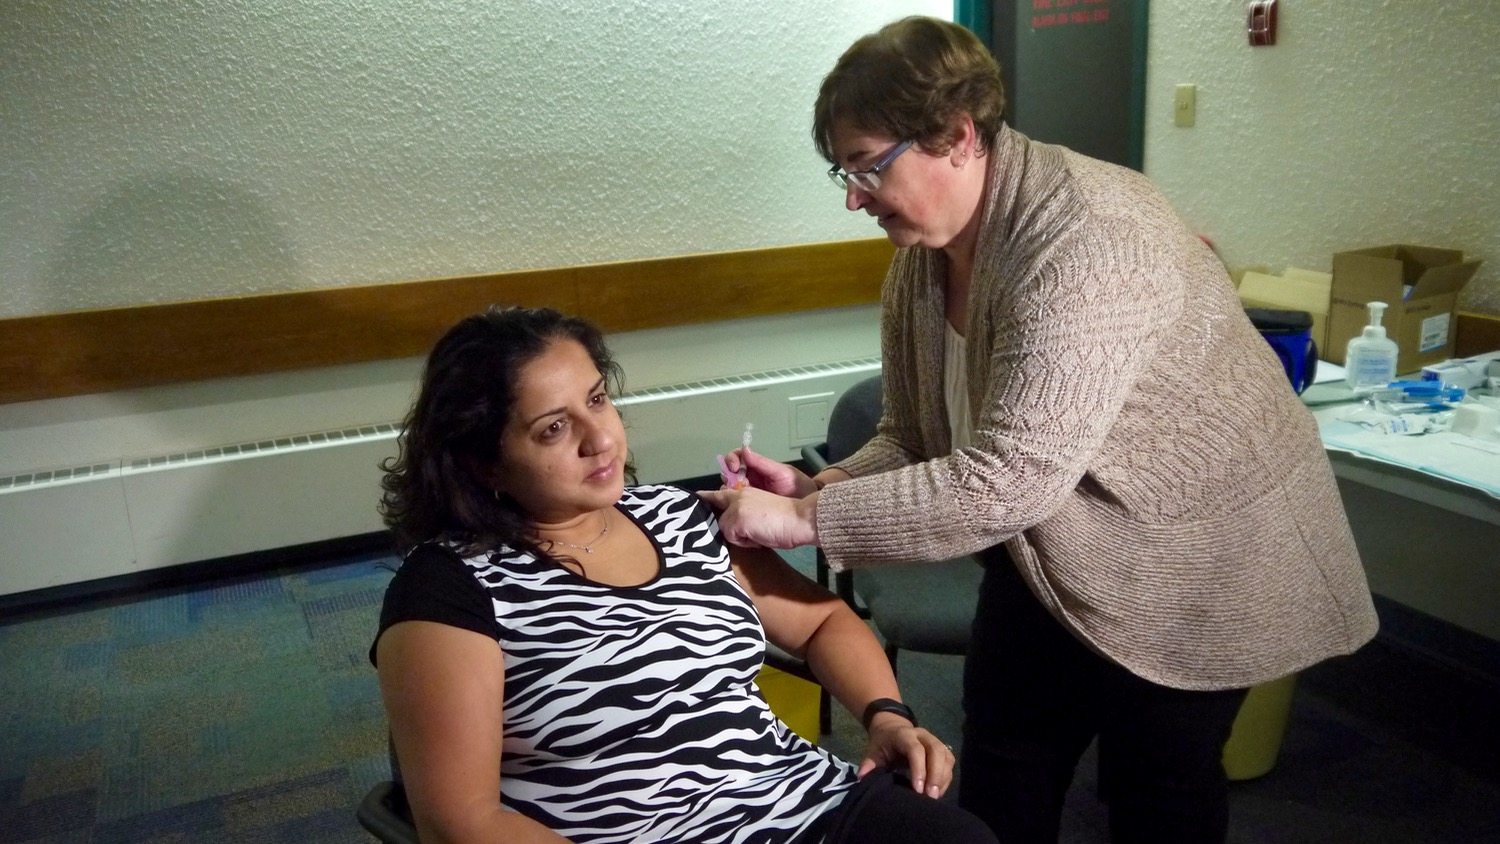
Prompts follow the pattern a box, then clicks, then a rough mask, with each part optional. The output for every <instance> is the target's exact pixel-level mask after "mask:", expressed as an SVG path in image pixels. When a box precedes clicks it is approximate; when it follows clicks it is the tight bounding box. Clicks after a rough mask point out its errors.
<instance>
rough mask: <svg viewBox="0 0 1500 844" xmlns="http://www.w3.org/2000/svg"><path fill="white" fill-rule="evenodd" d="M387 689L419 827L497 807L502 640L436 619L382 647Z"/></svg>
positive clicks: (413, 625) (400, 630)
mask: <svg viewBox="0 0 1500 844" xmlns="http://www.w3.org/2000/svg"><path fill="white" fill-rule="evenodd" d="M376 658H377V665H378V666H379V667H378V674H379V676H380V692H381V696H382V697H383V698H384V700H385V709H386V714H387V717H388V718H389V719H390V725H391V737H392V739H393V740H394V741H395V746H396V756H397V759H398V760H399V762H400V766H401V773H402V779H403V781H404V783H405V785H406V792H407V796H408V798H409V799H410V800H411V804H412V807H413V810H414V812H415V813H416V815H417V819H418V825H419V828H420V827H421V826H424V825H426V824H428V823H432V822H442V823H445V824H446V823H450V822H456V823H459V824H460V825H462V824H464V822H465V821H464V819H465V818H476V817H479V816H481V815H484V814H486V813H489V812H493V811H494V810H496V809H498V807H499V801H500V745H501V739H502V737H503V727H502V716H503V714H504V700H505V663H504V660H503V657H502V654H501V651H500V646H499V644H498V643H497V642H495V640H493V639H490V638H488V637H486V636H483V635H481V634H479V633H475V632H473V631H470V630H465V629H462V628H458V627H452V626H449V625H446V624H439V623H437V622H432V621H404V622H400V623H397V624H394V625H392V626H391V627H390V628H388V629H387V630H386V631H385V632H384V633H382V634H381V636H380V641H379V642H378V643H377V645H376Z"/></svg>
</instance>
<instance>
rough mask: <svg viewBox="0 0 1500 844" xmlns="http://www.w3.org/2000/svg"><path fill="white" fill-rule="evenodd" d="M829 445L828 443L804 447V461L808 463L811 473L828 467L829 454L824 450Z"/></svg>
mask: <svg viewBox="0 0 1500 844" xmlns="http://www.w3.org/2000/svg"><path fill="white" fill-rule="evenodd" d="M827 447H828V444H827V443H824V444H822V445H804V446H803V447H802V462H803V463H806V464H807V469H808V471H809V472H810V473H812V474H814V475H816V474H817V473H819V472H821V471H823V470H824V469H827V468H828V455H827V454H826V453H824V451H823V449H825V448H827Z"/></svg>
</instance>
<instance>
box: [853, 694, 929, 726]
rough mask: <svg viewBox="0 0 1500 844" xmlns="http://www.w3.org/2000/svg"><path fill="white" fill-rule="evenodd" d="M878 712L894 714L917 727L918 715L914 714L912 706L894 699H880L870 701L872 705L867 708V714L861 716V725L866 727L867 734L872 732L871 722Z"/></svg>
mask: <svg viewBox="0 0 1500 844" xmlns="http://www.w3.org/2000/svg"><path fill="white" fill-rule="evenodd" d="M877 712H894V713H895V714H897V715H900V716H901V717H902V718H905V719H906V720H908V721H910V722H911V725H912V726H913V727H915V726H917V713H915V712H912V711H911V707H910V706H907V705H906V704H904V703H902V702H901V701H899V700H895V699H893V698H888V697H878V698H875V699H874V700H872V701H870V705H869V706H866V707H865V714H863V715H861V716H859V723H860V724H862V725H863V726H864V728H865V732H867V733H868V732H869V731H870V721H871V720H872V719H873V718H874V717H875V714H876V713H877Z"/></svg>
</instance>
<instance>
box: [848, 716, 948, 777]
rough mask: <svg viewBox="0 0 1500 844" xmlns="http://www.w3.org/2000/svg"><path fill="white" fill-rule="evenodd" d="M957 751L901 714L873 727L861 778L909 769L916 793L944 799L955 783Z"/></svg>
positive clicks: (861, 764)
mask: <svg viewBox="0 0 1500 844" xmlns="http://www.w3.org/2000/svg"><path fill="white" fill-rule="evenodd" d="M953 761H954V757H953V748H951V747H949V746H948V745H946V744H943V742H942V741H941V740H940V739H939V738H938V737H937V736H935V735H933V734H932V733H929V732H928V731H927V730H924V729H922V728H921V727H913V726H912V725H911V724H910V723H908V722H907V721H906V720H905V719H904V718H901V717H900V716H898V715H893V716H891V717H890V718H889V719H888V720H881V719H879V718H878V716H877V720H875V721H872V722H871V724H870V738H869V741H868V743H866V745H865V758H864V760H863V761H862V762H860V763H859V772H858V773H859V777H860V778H861V779H863V778H864V776H865V774H868V773H869V772H871V771H873V770H875V769H876V768H877V767H881V768H893V769H894V768H905V769H906V770H907V774H908V776H910V777H911V785H912V790H913V791H917V792H920V793H922V794H925V795H927V796H928V797H942V796H943V794H944V793H945V792H947V791H948V786H950V785H952V784H953Z"/></svg>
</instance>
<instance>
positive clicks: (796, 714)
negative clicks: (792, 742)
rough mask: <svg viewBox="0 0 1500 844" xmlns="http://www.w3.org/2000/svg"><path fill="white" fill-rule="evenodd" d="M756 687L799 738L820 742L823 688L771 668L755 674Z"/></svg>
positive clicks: (765, 668)
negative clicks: (819, 725)
mask: <svg viewBox="0 0 1500 844" xmlns="http://www.w3.org/2000/svg"><path fill="white" fill-rule="evenodd" d="M755 685H757V686H759V687H760V693H761V694H762V695H765V698H766V703H769V704H770V705H771V711H772V712H774V713H776V717H777V718H780V719H781V720H783V721H785V722H786V725H787V726H788V727H791V728H792V731H793V732H795V733H796V734H797V735H799V736H802V737H803V738H805V739H807V740H808V741H810V742H812V743H813V744H817V743H818V702H819V692H820V691H821V689H820V688H819V687H818V684H817V683H812V682H808V681H807V680H804V679H802V678H801V677H795V676H793V675H791V674H788V673H786V672H785V671H778V670H777V669H775V668H772V667H770V666H769V665H767V666H765V667H763V668H761V670H760V673H759V674H757V675H755Z"/></svg>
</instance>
